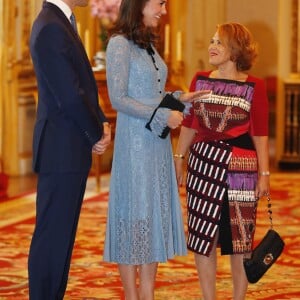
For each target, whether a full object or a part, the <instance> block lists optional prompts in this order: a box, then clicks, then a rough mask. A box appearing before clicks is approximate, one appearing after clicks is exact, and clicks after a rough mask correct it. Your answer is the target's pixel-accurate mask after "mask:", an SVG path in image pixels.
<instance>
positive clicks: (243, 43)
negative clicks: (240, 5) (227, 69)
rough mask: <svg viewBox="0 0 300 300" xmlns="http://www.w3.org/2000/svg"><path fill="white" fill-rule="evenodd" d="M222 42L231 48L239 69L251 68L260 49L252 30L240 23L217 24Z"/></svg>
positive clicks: (232, 56)
mask: <svg viewBox="0 0 300 300" xmlns="http://www.w3.org/2000/svg"><path fill="white" fill-rule="evenodd" d="M217 32H218V34H219V38H220V40H221V42H223V43H224V44H225V45H227V46H228V47H229V48H230V50H231V60H232V61H234V62H235V63H236V66H237V69H238V70H239V71H247V70H250V69H251V67H252V66H253V64H254V62H255V60H256V58H257V54H258V50H257V43H256V42H255V41H254V40H253V36H252V34H251V32H250V31H249V30H248V29H247V28H246V27H245V26H244V25H242V24H239V23H224V24H220V25H218V26H217Z"/></svg>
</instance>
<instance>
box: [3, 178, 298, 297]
mask: <svg viewBox="0 0 300 300" xmlns="http://www.w3.org/2000/svg"><path fill="white" fill-rule="evenodd" d="M102 180H104V182H102V186H104V188H102V191H101V193H100V194H97V193H96V192H95V188H94V186H93V184H92V183H91V182H90V183H89V185H88V189H87V193H86V196H85V201H84V204H83V208H82V213H81V218H80V223H79V228H78V233H77V239H76V244H75V248H74V251H73V257H72V265H71V270H70V276H69V282H68V288H67V292H66V296H65V299H66V300H79V299H80V300H92V299H94V300H95V299H110V300H112V299H122V288H121V284H120V280H119V277H118V272H117V269H116V266H115V265H113V264H108V263H103V262H102V249H103V242H104V231H105V222H106V209H107V201H108V191H107V188H105V187H107V182H108V180H109V178H108V177H106V178H102ZM105 181H106V182H105ZM299 182H300V174H296V173H274V174H272V177H271V185H272V193H271V196H272V204H273V218H274V226H275V229H277V230H278V231H279V232H280V234H281V235H282V236H283V238H284V241H285V243H286V247H285V249H284V253H283V254H282V256H281V257H280V258H279V260H278V261H277V262H276V264H275V265H273V266H272V268H271V269H270V270H269V271H268V273H267V274H266V275H265V276H264V277H263V278H262V279H261V281H259V282H258V283H256V284H253V285H249V290H248V294H247V299H250V300H254V299H255V300H257V299H264V300H274V299H300V247H299V246H300V234H299V230H300V227H299V225H300V205H299V203H300V184H299ZM103 183H104V184H103ZM181 196H182V197H181V198H182V206H183V216H184V217H185V213H186V212H185V209H186V208H185V195H184V190H183V189H182V190H181ZM34 201H35V195H34V194H29V195H23V196H21V197H18V198H14V199H7V200H4V201H1V202H0V216H1V218H0V299H1V300H4V299H5V300H6V299H12V300H13V299H15V300H24V299H28V286H27V254H28V247H29V243H30V238H31V233H32V230H33V224H34V206H35V203H34ZM268 224H269V223H268V216H267V212H266V200H263V199H262V200H261V202H260V204H259V209H258V222H257V231H256V240H257V241H258V240H260V239H261V237H262V236H263V234H264V233H265V232H266V230H267V229H268V226H269V225H268ZM217 282H218V283H217V293H218V296H217V297H218V299H222V300H227V299H232V297H231V289H232V285H231V277H230V268H229V262H228V258H227V257H220V256H218V274H217ZM155 299H157V300H162V299H164V300H165V299H167V300H169V299H170V300H172V299H174V300H182V299H185V300H196V299H197V300H199V299H201V291H200V289H199V284H198V279H197V274H196V270H195V267H194V262H193V255H192V254H191V253H189V254H188V255H187V256H184V257H177V258H176V259H174V260H172V261H169V262H168V263H165V264H161V265H160V266H159V270H158V276H157V284H156V292H155ZM41 300H43V299H41Z"/></svg>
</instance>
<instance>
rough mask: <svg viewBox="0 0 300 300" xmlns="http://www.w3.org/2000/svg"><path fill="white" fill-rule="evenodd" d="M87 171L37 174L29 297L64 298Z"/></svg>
mask: <svg viewBox="0 0 300 300" xmlns="http://www.w3.org/2000/svg"><path fill="white" fill-rule="evenodd" d="M87 177H88V172H84V173H82V172H80V173H47V174H38V184H37V199H36V225H35V230H34V233H33V237H32V241H31V245H30V250H29V259H28V272H29V297H30V300H61V299H63V297H64V294H65V290H66V287H67V281H68V274H69V269H70V262H71V256H72V250H73V246H74V242H75V235H76V231H77V225H78V220H79V215H80V210H81V205H82V201H83V197H84V192H85V188H86V181H87Z"/></svg>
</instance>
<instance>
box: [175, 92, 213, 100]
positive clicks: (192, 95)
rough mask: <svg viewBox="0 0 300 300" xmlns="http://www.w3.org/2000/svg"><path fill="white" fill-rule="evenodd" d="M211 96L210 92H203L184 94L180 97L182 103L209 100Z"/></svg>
mask: <svg viewBox="0 0 300 300" xmlns="http://www.w3.org/2000/svg"><path fill="white" fill-rule="evenodd" d="M210 94H211V91H210V90H201V91H196V92H189V93H182V94H181V95H180V97H179V100H180V101H181V102H193V101H195V100H199V99H205V98H208V97H209V95H210Z"/></svg>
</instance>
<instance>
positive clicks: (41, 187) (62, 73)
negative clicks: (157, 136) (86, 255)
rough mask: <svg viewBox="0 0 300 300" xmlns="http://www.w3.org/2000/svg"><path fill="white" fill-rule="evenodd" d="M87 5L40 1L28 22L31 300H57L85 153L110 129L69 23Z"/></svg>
mask: <svg viewBox="0 0 300 300" xmlns="http://www.w3.org/2000/svg"><path fill="white" fill-rule="evenodd" d="M87 3H88V0H47V1H44V3H43V8H42V10H41V12H40V14H39V15H38V17H37V19H36V20H35V22H34V25H33V27H32V32H31V38H30V51H31V56H32V60H33V64H34V69H35V73H36V77H37V81H38V93H39V99H38V107H37V119H36V124H35V129H34V136H33V169H34V171H35V172H37V174H38V184H37V199H36V226H35V230H34V234H33V237H32V241H31V246H30V252H29V260H28V271H29V295H30V299H31V300H60V299H63V297H64V294H65V290H66V286H67V280H68V273H69V268H70V261H71V256H72V250H73V246H74V241H75V235H76V230H77V224H78V219H79V215H80V209H81V204H82V200H83V196H84V192H85V187H86V181H87V177H88V173H89V170H90V167H91V161H92V152H94V153H97V154H102V153H103V152H104V151H105V150H106V148H107V146H108V145H109V143H110V139H111V132H110V127H109V124H108V122H107V119H106V118H105V115H104V114H103V112H102V110H101V109H100V107H99V104H98V89H97V85H96V82H95V79H94V76H93V72H92V69H91V66H90V63H89V60H88V58H87V55H86V52H85V50H84V47H83V45H82V43H81V41H80V38H79V37H78V35H77V32H76V28H75V29H74V27H73V26H72V24H71V16H72V15H73V14H72V11H73V9H74V8H75V6H86V5H87Z"/></svg>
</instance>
